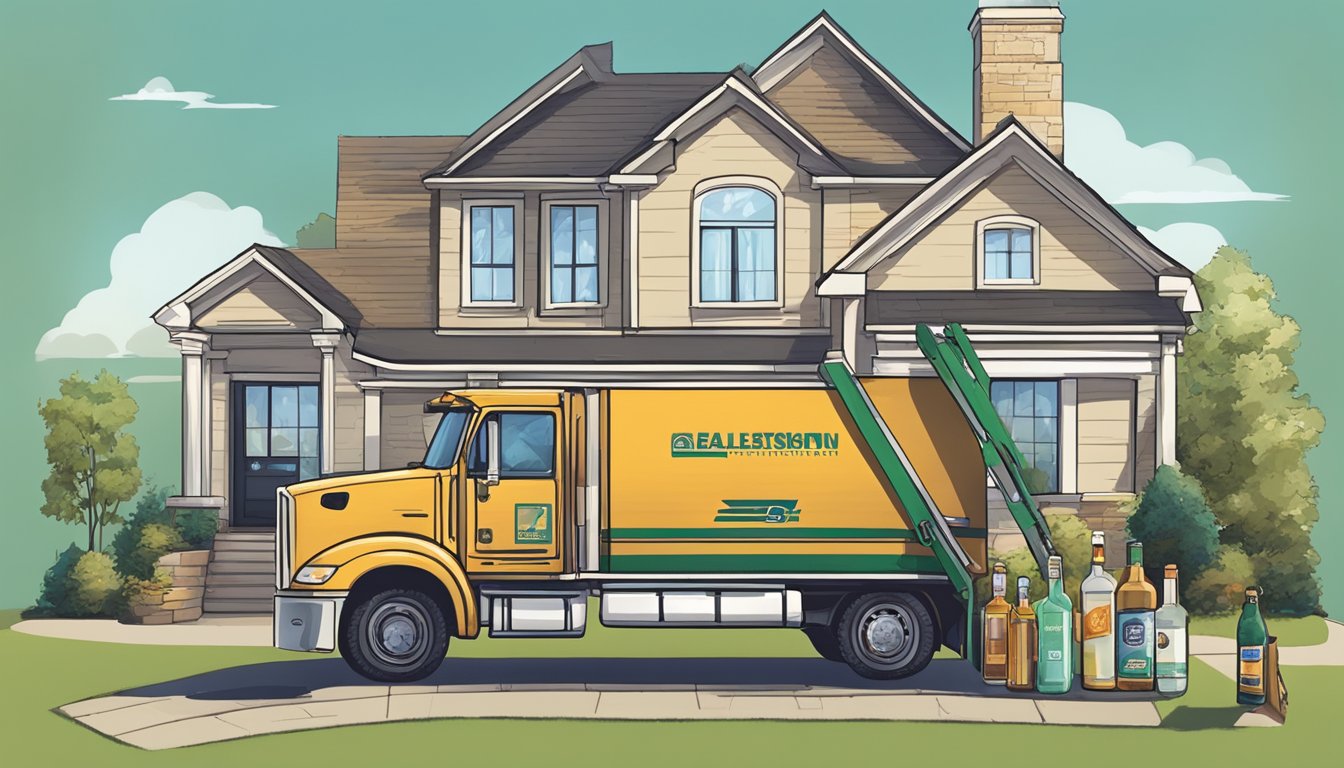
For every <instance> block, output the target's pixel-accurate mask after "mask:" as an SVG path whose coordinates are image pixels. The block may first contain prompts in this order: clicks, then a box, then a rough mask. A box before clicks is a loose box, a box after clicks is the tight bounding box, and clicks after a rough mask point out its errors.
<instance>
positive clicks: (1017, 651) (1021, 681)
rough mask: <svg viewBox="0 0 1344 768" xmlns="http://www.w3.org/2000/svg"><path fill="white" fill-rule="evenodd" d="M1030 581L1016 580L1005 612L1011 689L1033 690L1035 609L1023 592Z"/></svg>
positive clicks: (1028, 588)
mask: <svg viewBox="0 0 1344 768" xmlns="http://www.w3.org/2000/svg"><path fill="white" fill-rule="evenodd" d="M1030 589H1031V580H1030V579H1028V578H1027V577H1026V576H1019V577H1018V579H1017V604H1016V605H1014V606H1013V608H1012V610H1011V611H1009V613H1008V680H1007V682H1008V687H1009V688H1010V689H1011V690H1014V691H1034V690H1036V612H1035V611H1033V610H1032V609H1031V602H1030V601H1029V600H1028V598H1027V592H1028V591H1029V590H1030Z"/></svg>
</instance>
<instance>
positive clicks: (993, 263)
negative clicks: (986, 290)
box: [985, 251, 1008, 280]
mask: <svg viewBox="0 0 1344 768" xmlns="http://www.w3.org/2000/svg"><path fill="white" fill-rule="evenodd" d="M985 279H986V280H1007V279H1008V254H1006V253H994V252H992V251H991V252H989V253H986V254H985Z"/></svg>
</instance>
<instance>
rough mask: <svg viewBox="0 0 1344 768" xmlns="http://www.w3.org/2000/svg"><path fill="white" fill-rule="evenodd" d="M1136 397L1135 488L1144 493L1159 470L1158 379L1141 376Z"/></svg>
mask: <svg viewBox="0 0 1344 768" xmlns="http://www.w3.org/2000/svg"><path fill="white" fill-rule="evenodd" d="M1135 395H1136V396H1135V407H1134V413H1135V420H1136V421H1137V422H1138V423H1137V424H1136V425H1135V436H1134V487H1135V489H1136V490H1138V491H1142V490H1143V489H1144V487H1145V486H1147V485H1148V481H1149V480H1152V479H1153V472H1154V471H1155V470H1156V469H1157V377H1156V376H1140V377H1139V381H1138V388H1137V391H1136V393H1135Z"/></svg>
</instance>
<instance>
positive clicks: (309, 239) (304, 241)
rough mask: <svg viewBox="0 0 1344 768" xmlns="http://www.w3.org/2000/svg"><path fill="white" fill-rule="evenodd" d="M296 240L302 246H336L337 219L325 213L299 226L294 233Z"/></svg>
mask: <svg viewBox="0 0 1344 768" xmlns="http://www.w3.org/2000/svg"><path fill="white" fill-rule="evenodd" d="M294 242H295V244H296V245H298V247H300V248H335V247H336V219H333V218H332V217H331V216H328V215H327V214H325V213H319V214H317V218H315V219H313V220H312V221H310V222H308V223H307V224H304V225H303V226H302V227H299V231H298V232H295V233H294Z"/></svg>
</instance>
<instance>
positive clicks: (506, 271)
mask: <svg viewBox="0 0 1344 768" xmlns="http://www.w3.org/2000/svg"><path fill="white" fill-rule="evenodd" d="M490 272H491V273H493V275H494V279H493V280H492V282H493V284H494V289H493V298H494V300H495V301H513V268H512V267H508V268H503V267H496V268H494V269H492V270H490Z"/></svg>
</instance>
